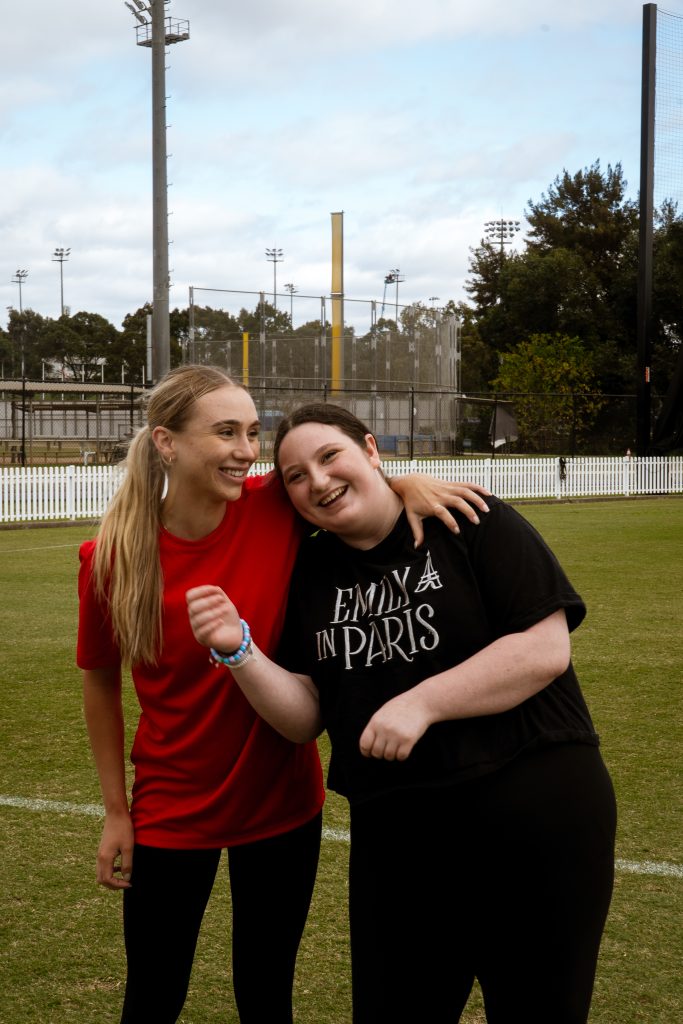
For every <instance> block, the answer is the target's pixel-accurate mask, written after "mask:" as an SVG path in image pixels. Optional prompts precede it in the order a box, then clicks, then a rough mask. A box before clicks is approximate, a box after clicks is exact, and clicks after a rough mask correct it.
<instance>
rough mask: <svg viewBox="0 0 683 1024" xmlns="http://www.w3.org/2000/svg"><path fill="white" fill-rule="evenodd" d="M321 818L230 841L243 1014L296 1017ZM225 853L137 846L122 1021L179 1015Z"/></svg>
mask: <svg viewBox="0 0 683 1024" xmlns="http://www.w3.org/2000/svg"><path fill="white" fill-rule="evenodd" d="M321 822H322V815H321V814H318V815H316V817H315V818H314V819H313V820H312V821H310V822H308V824H306V825H303V826H302V827H301V828H297V829H294V830H293V831H291V832H286V833H284V834H283V835H280V836H275V837H274V838H272V839H264V840H262V841H260V842H256V843H248V844H246V845H244V846H234V847H231V848H230V849H229V850H228V863H229V868H230V888H231V892H232V965H233V986H234V990H235V1001H236V1004H237V1009H238V1012H239V1019H240V1021H241V1022H242V1024H265V1022H268V1024H291V1021H292V985H293V981H294V968H295V962H296V954H297V950H298V948H299V942H300V941H301V935H302V933H303V930H304V924H305V923H306V916H307V914H308V908H309V905H310V901H311V894H312V892H313V883H314V881H315V874H316V869H317V865H318V854H319V850H320V832H321ZM220 855H221V851H220V850H165V849H159V848H156V847H151V846H139V845H138V846H136V847H135V851H134V856H133V876H132V879H131V881H132V886H131V888H130V889H126V890H125V892H124V900H123V923H124V936H125V941H126V955H127V959H128V978H127V982H126V994H125V1000H124V1005H123V1013H122V1016H121V1024H173V1022H174V1021H176V1020H177V1019H178V1016H179V1014H180V1012H181V1010H182V1008H183V1004H184V1002H185V997H186V995H187V988H188V985H189V981H190V972H191V970H192V961H193V958H194V952H195V947H196V944H197V936H198V934H199V927H200V925H201V922H202V917H203V916H204V910H205V909H206V904H207V902H208V900H209V895H210V893H211V889H212V887H213V882H214V879H215V876H216V871H217V868H218V862H219V859H220Z"/></svg>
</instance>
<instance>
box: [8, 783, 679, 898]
mask: <svg viewBox="0 0 683 1024" xmlns="http://www.w3.org/2000/svg"><path fill="white" fill-rule="evenodd" d="M0 807H18V808H20V809H21V810H24V811H46V812H47V813H50V814H86V815H88V816H90V817H93V818H101V817H103V816H104V809H103V808H102V807H101V806H100V805H99V804H74V803H70V802H69V801H68V800H30V799H29V798H28V797H24V796H3V795H2V794H0ZM349 838H350V837H349V833H348V831H347V830H346V829H335V828H324V829H323V839H329V840H331V841H332V842H337V843H348V841H349ZM615 864H616V868H617V871H624V872H626V873H629V874H633V875H664V876H666V877H669V878H683V865H681V864H669V863H667V862H666V861H652V860H644V861H635V860H621V859H617V860H616V861H615Z"/></svg>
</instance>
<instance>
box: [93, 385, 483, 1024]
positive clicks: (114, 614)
mask: <svg viewBox="0 0 683 1024" xmlns="http://www.w3.org/2000/svg"><path fill="white" fill-rule="evenodd" d="M147 421H148V422H147V425H146V426H145V427H143V428H142V430H141V431H140V432H139V433H138V434H137V436H136V437H135V438H134V440H133V441H132V443H131V446H130V450H129V453H128V456H127V460H126V474H125V478H124V481H123V483H122V485H121V487H120V489H119V490H118V491H117V493H116V495H115V497H114V499H113V500H112V502H111V503H110V505H109V507H108V509H107V512H106V514H105V516H104V518H103V520H102V524H101V527H100V530H99V533H98V536H97V540H96V541H94V542H88V543H86V544H84V545H83V546H82V548H81V553H80V557H81V571H80V577H79V594H80V620H79V636H78V664H79V666H80V668H81V669H82V670H83V684H84V702H85V715H86V723H87V727H88V732H89V735H90V740H91V745H92V749H93V753H94V758H95V762H96V766H97V770H98V774H99V778H100V784H101V789H102V795H103V800H104V806H105V822H104V828H103V833H102V839H101V842H100V846H99V851H98V858H97V880H98V882H99V883H100V884H102V885H104V886H106V887H107V888H109V889H113V890H123V903H124V907H123V916H124V936H125V943H126V954H127V964H128V975H127V983H126V991H125V997H124V1006H123V1012H122V1017H121V1020H122V1022H125V1024H150V1022H151V1021H153V1022H154V1024H171V1022H174V1021H176V1020H177V1019H178V1016H179V1014H180V1012H181V1009H182V1006H183V1004H184V1001H185V997H186V994H187V988H188V984H189V978H190V972H191V968H192V961H193V957H194V951H195V945H196V941H197V936H198V932H199V928H200V925H201V920H202V917H203V914H204V910H205V907H206V903H207V901H208V898H209V895H210V892H211V889H212V886H213V883H214V878H215V875H216V871H217V867H218V863H219V859H220V853H221V850H222V849H223V848H227V849H228V865H229V874H230V886H231V894H232V947H233V948H232V954H233V962H232V969H233V986H234V990H235V999H236V1004H237V1008H238V1011H239V1015H240V1020H241V1021H242V1022H243V1024H263V1022H265V1021H267V1022H268V1024H289V1022H290V1021H291V1020H292V982H293V975H294V967H295V960H296V954H297V949H298V945H299V942H300V939H301V934H302V931H303V927H304V923H305V920H306V915H307V912H308V907H309V903H310V897H311V892H312V888H313V883H314V879H315V872H316V867H317V860H318V850H319V842H320V827H321V808H322V803H323V787H322V780H321V770H320V762H319V758H318V753H317V749H316V745H315V743H314V742H307V743H301V744H299V743H295V742H292V741H290V740H288V739H285V738H284V737H283V736H281V735H280V734H279V733H278V732H277V731H276V730H275V729H273V728H272V727H271V726H270V725H268V724H267V723H266V722H265V721H264V720H263V719H262V718H261V717H260V716H259V715H258V714H257V713H255V712H254V710H253V709H252V707H251V706H250V704H249V702H248V701H247V700H246V699H245V697H244V696H243V695H242V693H241V691H240V689H239V687H238V686H236V685H235V684H234V683H233V682H232V679H231V678H230V676H229V674H228V673H225V672H224V671H220V670H217V669H216V668H215V667H214V666H213V665H212V664H210V663H209V660H208V658H207V655H206V651H205V650H204V649H203V648H202V647H201V646H200V645H199V644H198V643H197V642H196V641H195V639H194V637H193V635H192V632H191V629H190V626H189V623H188V620H187V612H186V605H185V593H186V591H187V590H190V589H192V588H193V587H196V586H198V585H199V584H202V583H206V582H207V581H210V582H212V583H214V584H216V585H219V586H220V587H222V588H224V589H225V590H227V591H229V592H230V593H231V594H232V595H234V596H235V597H236V599H237V600H238V602H239V606H240V608H241V609H242V610H243V614H244V615H245V616H246V617H247V618H248V620H249V622H250V623H251V628H252V631H253V636H254V638H255V639H256V640H257V642H258V644H259V647H260V648H261V649H262V650H264V651H266V652H268V653H272V652H273V651H274V650H275V646H276V644H277V641H278V639H279V634H280V630H281V626H282V620H283V615H284V607H285V599H286V594H287V589H288V585H289V579H290V575H291V571H292V567H293V563H294V559H295V557H296V552H297V549H298V546H299V541H300V539H301V536H302V521H301V520H300V519H299V518H298V516H297V515H296V513H295V512H294V510H293V509H292V507H291V505H290V503H289V501H288V499H287V497H286V494H285V491H284V489H283V487H282V485H281V484H280V483H279V481H278V480H277V479H276V478H275V477H274V476H270V477H266V478H262V477H261V478H259V477H250V478H249V479H247V473H248V470H249V468H250V466H251V465H252V463H253V462H254V460H255V459H256V458H257V456H258V453H259V439H258V431H259V424H258V418H257V413H256V409H255V406H254V403H253V401H252V399H251V397H250V396H249V394H248V392H247V391H246V390H244V388H242V387H241V386H238V385H235V384H234V383H233V382H232V381H231V380H230V379H229V378H228V377H226V376H225V374H224V373H223V372H222V371H220V370H218V369H216V368H214V367H201V366H185V367H181V368H179V369H177V370H173V371H171V373H169V374H168V375H167V376H166V377H165V378H164V379H163V380H162V381H161V382H160V383H159V384H158V385H157V386H156V387H155V388H154V389H153V391H152V392H151V394H150V397H149V403H148V409H147ZM463 498H467V499H468V500H469V501H471V502H474V503H476V504H478V505H479V507H480V508H484V509H485V507H486V506H485V503H484V501H483V499H482V498H481V497H480V496H479V495H477V494H476V493H475V492H473V491H472V490H471V489H470V488H468V487H466V486H464V487H459V486H457V485H447V486H446V487H445V489H444V488H442V489H441V490H439V491H438V497H437V498H436V499H435V498H434V497H433V496H432V497H431V498H429V499H428V500H427V503H426V505H425V504H424V503H423V505H421V506H420V507H421V508H422V509H423V510H427V509H429V508H430V506H431V503H432V502H433V501H434V500H439V501H446V502H447V503H455V504H456V505H460V507H461V508H462V509H463V510H466V514H467V515H469V516H470V517H471V518H476V513H475V512H474V511H473V509H471V508H470V506H468V505H467V504H466V503H465V501H464V500H462V499H463ZM438 512H439V514H440V515H441V516H442V517H444V518H447V517H448V513H447V512H446V510H445V509H444V508H443V507H442V506H439V509H438ZM122 665H129V666H131V670H132V677H133V681H134V684H135V689H136V693H137V697H138V701H139V704H140V710H141V714H140V718H139V721H138V724H137V729H136V732H135V738H134V742H133V747H132V754H131V759H132V762H133V764H134V767H135V776H134V783H133V792H132V802H131V806H130V808H129V801H128V795H127V792H126V781H125V767H124V766H125V752H124V722H123V714H122V703H121V666H122Z"/></svg>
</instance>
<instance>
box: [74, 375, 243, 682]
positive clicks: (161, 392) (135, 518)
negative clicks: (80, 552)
mask: <svg viewBox="0 0 683 1024" xmlns="http://www.w3.org/2000/svg"><path fill="white" fill-rule="evenodd" d="M226 386H228V387H230V386H232V387H241V385H239V384H235V383H234V382H233V381H232V380H231V379H230V378H229V377H228V376H227V375H226V374H225V373H223V371H222V370H219V369H218V368H217V367H215V366H199V365H186V366H179V367H176V368H175V369H174V370H171V371H170V372H169V373H167V374H166V376H165V377H163V378H162V380H160V381H159V383H158V384H157V385H156V387H154V388H153V389H152V391H151V392H150V394H149V401H148V404H147V426H144V427H142V428H141V429H140V430H139V431H138V433H137V434H136V435H135V437H134V438H133V440H132V441H131V443H130V446H129V448H128V455H127V456H126V460H125V463H124V470H125V475H124V478H123V481H122V483H121V486H120V487H119V488H118V490H117V492H116V494H115V495H114V497H113V498H112V500H111V502H110V503H109V505H108V507H107V510H106V512H105V514H104V516H103V518H102V522H101V525H100V529H99V533H98V535H97V544H96V545H95V556H94V562H93V579H94V583H95V590H96V593H97V594H98V596H99V598H100V599H101V600H102V602H103V604H104V605H105V606H106V607H107V608H108V610H109V615H110V619H111V624H112V629H113V632H114V639H115V640H116V643H117V645H118V647H119V650H120V652H121V660H122V661H123V663H124V664H126V665H134V664H136V663H137V662H139V661H144V662H148V663H150V664H155V663H156V662H157V661H158V658H159V654H160V652H161V645H162V643H163V635H162V610H163V589H164V581H163V575H162V571H161V561H160V558H159V531H160V529H161V508H162V504H161V500H162V495H163V493H164V482H165V473H164V466H163V463H162V460H161V455H160V454H159V452H158V451H157V448H156V445H155V444H154V441H153V439H152V431H153V430H154V429H155V427H158V426H163V427H166V428H167V429H169V430H175V431H182V430H183V428H184V426H185V423H186V421H187V419H188V418H189V416H190V413H191V410H192V407H193V406H194V404H195V402H196V401H197V399H198V398H201V397H202V396H203V395H206V394H208V393H209V392H211V391H215V390H216V389H217V388H221V387H226Z"/></svg>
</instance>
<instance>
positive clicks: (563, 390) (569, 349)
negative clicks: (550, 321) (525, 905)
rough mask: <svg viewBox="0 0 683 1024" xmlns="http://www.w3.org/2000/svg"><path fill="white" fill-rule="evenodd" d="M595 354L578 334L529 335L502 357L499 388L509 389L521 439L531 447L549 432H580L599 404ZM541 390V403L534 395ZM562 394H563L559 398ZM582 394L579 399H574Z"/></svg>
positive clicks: (543, 441)
mask: <svg viewBox="0 0 683 1024" xmlns="http://www.w3.org/2000/svg"><path fill="white" fill-rule="evenodd" d="M595 386H596V385H595V375H594V370H593V357H592V355H591V353H590V352H589V351H587V350H586V348H585V346H584V345H583V343H582V342H581V341H580V340H579V338H577V337H570V336H569V335H566V334H532V335H531V337H529V338H527V339H526V340H525V341H520V342H519V343H518V344H517V345H516V346H515V347H514V349H513V350H512V351H511V352H505V353H503V354H502V356H501V362H500V370H499V372H498V376H497V377H496V378H495V379H494V380H493V381H492V387H493V388H494V390H495V391H497V392H503V393H505V394H506V395H508V394H510V393H513V394H515V398H514V408H515V416H516V419H517V426H518V427H519V439H520V444H521V446H522V447H523V449H524V450H529V451H533V450H534V449H535V448H536V447H537V446H541V445H546V444H547V438H548V437H549V436H552V435H553V434H556V435H559V436H566V435H567V434H568V433H573V434H574V435H575V436H578V435H579V434H580V433H581V432H582V431H585V430H587V428H588V427H589V426H590V425H591V423H592V421H593V419H594V417H595V415H596V414H597V412H598V411H599V409H600V405H601V403H600V400H599V399H597V398H595V397H594V396H593V395H592V392H593V391H594V389H595ZM539 394H544V395H545V398H544V400H543V402H539V401H538V397H537V396H538V395H539ZM564 395H566V396H567V397H566V398H565V397H563V396H564ZM577 399H580V401H577Z"/></svg>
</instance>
